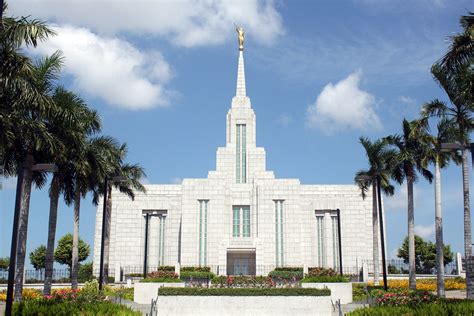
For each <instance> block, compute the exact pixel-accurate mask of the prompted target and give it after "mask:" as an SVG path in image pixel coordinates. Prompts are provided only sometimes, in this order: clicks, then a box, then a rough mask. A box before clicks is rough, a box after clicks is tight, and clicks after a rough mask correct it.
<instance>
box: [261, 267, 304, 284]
mask: <svg viewBox="0 0 474 316" xmlns="http://www.w3.org/2000/svg"><path fill="white" fill-rule="evenodd" d="M268 276H269V277H271V278H272V280H273V281H275V282H276V283H295V282H298V281H299V280H301V279H302V278H303V270H301V271H291V270H290V271H285V270H283V271H282V270H279V271H277V270H273V271H271V272H270V273H269V274H268Z"/></svg>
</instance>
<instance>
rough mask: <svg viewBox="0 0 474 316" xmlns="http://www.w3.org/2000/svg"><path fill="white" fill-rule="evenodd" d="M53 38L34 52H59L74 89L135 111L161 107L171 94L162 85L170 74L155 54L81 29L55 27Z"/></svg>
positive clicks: (161, 59)
mask: <svg viewBox="0 0 474 316" xmlns="http://www.w3.org/2000/svg"><path fill="white" fill-rule="evenodd" d="M55 30H56V32H57V36H54V37H52V38H51V39H50V40H48V41H47V42H45V43H44V44H41V45H40V46H39V48H38V49H36V50H33V52H34V53H43V54H51V53H53V52H54V51H56V50H61V51H62V52H63V54H64V56H65V67H64V72H65V73H67V74H70V75H72V76H73V85H74V88H75V89H77V90H78V91H80V92H84V93H86V94H88V95H90V96H93V97H99V98H101V99H103V100H105V101H106V102H107V103H109V104H110V105H115V106H119V107H123V108H127V109H132V110H138V109H146V108H151V107H154V106H164V105H167V104H168V102H169V97H170V94H171V92H169V91H167V89H166V88H165V86H164V85H165V84H166V83H167V82H168V81H169V80H170V78H171V76H172V72H171V70H170V66H169V64H168V63H167V62H166V61H165V59H164V58H163V56H162V55H161V54H160V52H158V51H143V50H139V49H137V48H136V47H134V46H133V45H132V44H130V43H129V42H127V41H125V40H123V39H119V38H117V37H103V36H99V35H97V34H94V33H92V32H91V31H89V30H87V29H85V28H76V27H72V26H57V27H55Z"/></svg>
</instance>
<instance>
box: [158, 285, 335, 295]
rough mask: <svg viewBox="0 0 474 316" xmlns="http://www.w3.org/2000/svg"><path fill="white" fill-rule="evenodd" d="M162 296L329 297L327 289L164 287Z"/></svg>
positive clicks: (161, 290) (160, 291)
mask: <svg viewBox="0 0 474 316" xmlns="http://www.w3.org/2000/svg"><path fill="white" fill-rule="evenodd" d="M159 295H163V296H330V295H331V290H329V289H303V288H200V287H182V288H173V287H164V288H161V289H160V290H159Z"/></svg>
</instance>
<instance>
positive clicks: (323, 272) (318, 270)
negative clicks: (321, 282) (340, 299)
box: [306, 267, 339, 277]
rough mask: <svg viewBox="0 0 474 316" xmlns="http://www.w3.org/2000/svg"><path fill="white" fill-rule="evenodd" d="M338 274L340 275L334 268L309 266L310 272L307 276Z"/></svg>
mask: <svg viewBox="0 0 474 316" xmlns="http://www.w3.org/2000/svg"><path fill="white" fill-rule="evenodd" d="M336 275H339V274H338V273H337V272H336V271H334V270H333V269H330V268H329V269H328V268H321V267H314V268H308V274H307V275H306V276H309V277H319V276H336Z"/></svg>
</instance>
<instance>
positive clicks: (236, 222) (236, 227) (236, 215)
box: [232, 206, 240, 237]
mask: <svg viewBox="0 0 474 316" xmlns="http://www.w3.org/2000/svg"><path fill="white" fill-rule="evenodd" d="M232 211H233V220H232V227H233V229H232V231H233V232H232V236H234V237H239V236H240V206H234V207H233V208H232Z"/></svg>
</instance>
